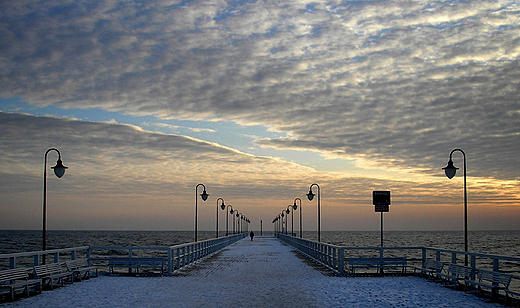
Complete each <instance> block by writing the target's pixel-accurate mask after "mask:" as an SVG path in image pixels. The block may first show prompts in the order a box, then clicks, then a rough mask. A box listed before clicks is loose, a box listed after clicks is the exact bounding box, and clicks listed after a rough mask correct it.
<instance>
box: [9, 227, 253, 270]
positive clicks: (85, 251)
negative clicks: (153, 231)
mask: <svg viewBox="0 0 520 308" xmlns="http://www.w3.org/2000/svg"><path fill="white" fill-rule="evenodd" d="M245 236H246V234H245V233H242V234H236V235H230V236H225V237H219V238H215V239H209V240H205V241H200V242H192V243H185V244H180V245H175V246H170V247H111V246H82V247H75V248H64V249H52V250H45V251H32V252H21V253H12V254H0V269H7V268H18V267H32V266H37V265H40V264H42V263H43V260H44V259H46V260H47V263H48V262H54V263H59V262H63V261H66V260H75V259H78V258H85V259H87V261H88V262H89V265H90V264H93V265H96V266H100V267H102V268H103V269H108V262H109V260H110V258H114V257H119V258H123V257H124V258H137V257H140V258H143V257H144V258H146V257H156V258H157V257H158V258H163V259H164V261H165V263H166V264H167V269H166V272H165V274H168V275H171V274H173V272H174V271H177V270H179V269H182V268H184V267H186V266H188V265H190V264H193V263H194V262H196V261H197V260H200V259H201V258H204V257H206V256H208V255H210V254H212V253H215V252H217V251H219V250H221V249H222V248H224V247H226V246H229V245H231V244H233V243H235V242H237V241H238V240H240V239H243V238H244V237H245ZM48 256H50V257H48ZM51 259H52V260H51Z"/></svg>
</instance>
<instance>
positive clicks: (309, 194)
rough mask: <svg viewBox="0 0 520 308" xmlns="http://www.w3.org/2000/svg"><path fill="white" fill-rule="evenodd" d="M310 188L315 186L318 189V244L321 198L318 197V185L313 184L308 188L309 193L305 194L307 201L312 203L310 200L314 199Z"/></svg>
mask: <svg viewBox="0 0 520 308" xmlns="http://www.w3.org/2000/svg"><path fill="white" fill-rule="evenodd" d="M312 186H316V187H318V242H320V231H321V217H320V201H321V196H320V185H318V184H316V183H314V184H312V185H311V186H310V187H309V193H308V194H307V198H308V199H309V201H312V199H314V196H315V195H314V193H313V192H312Z"/></svg>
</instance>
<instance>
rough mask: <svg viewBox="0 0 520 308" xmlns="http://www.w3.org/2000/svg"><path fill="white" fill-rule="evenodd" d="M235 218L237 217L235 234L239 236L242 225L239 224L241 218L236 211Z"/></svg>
mask: <svg viewBox="0 0 520 308" xmlns="http://www.w3.org/2000/svg"><path fill="white" fill-rule="evenodd" d="M236 216H237V233H238V234H240V233H242V228H241V226H242V225H241V224H240V218H241V217H242V214H241V213H239V212H238V211H237V213H236Z"/></svg>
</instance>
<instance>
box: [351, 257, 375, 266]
mask: <svg viewBox="0 0 520 308" xmlns="http://www.w3.org/2000/svg"><path fill="white" fill-rule="evenodd" d="M348 263H349V264H350V265H367V266H368V265H379V258H349V259H348Z"/></svg>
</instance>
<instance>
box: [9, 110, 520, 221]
mask: <svg viewBox="0 0 520 308" xmlns="http://www.w3.org/2000/svg"><path fill="white" fill-rule="evenodd" d="M0 131H2V134H1V135H0V153H2V155H0V165H1V166H3V168H2V169H1V170H0V193H1V194H2V200H0V205H1V206H0V209H1V210H0V212H1V213H2V215H0V217H1V218H0V222H1V225H2V226H3V227H4V228H24V229H38V228H39V227H40V224H41V220H40V218H41V217H40V216H39V215H40V214H41V187H42V186H41V185H42V183H41V182H42V168H43V164H44V162H43V159H44V154H45V152H46V151H47V150H48V149H49V148H51V147H55V148H57V149H58V150H59V151H60V152H61V156H62V160H63V163H64V164H65V165H66V166H68V167H69V169H68V170H67V171H66V174H65V175H64V177H63V178H61V179H58V178H56V177H54V176H53V175H52V172H51V171H50V169H49V170H48V179H47V181H48V188H47V189H48V198H49V201H48V203H49V205H50V207H49V211H50V213H49V219H50V221H49V223H50V226H51V227H50V228H58V229H60V228H69V229H71V228H72V229H89V230H91V229H113V228H114V226H116V225H117V226H118V228H123V229H130V230H135V228H145V229H153V230H156V229H157V228H160V229H166V230H171V229H175V230H191V229H192V227H193V226H192V220H191V218H192V217H193V216H192V215H193V212H192V211H193V193H194V191H193V190H194V188H195V186H196V185H197V184H198V183H204V184H205V185H206V187H207V189H208V193H209V194H210V196H211V197H210V199H209V201H208V202H207V203H204V204H201V205H200V206H201V213H200V215H201V216H200V227H201V230H212V228H213V226H214V206H215V204H214V203H212V202H213V201H211V200H216V198H218V197H223V198H224V199H225V200H226V203H227V204H232V205H233V206H234V208H237V209H239V210H240V212H241V213H244V214H246V216H248V217H250V218H251V219H255V220H257V219H264V220H265V221H267V220H268V219H271V218H272V217H274V216H275V215H276V213H277V211H281V209H283V208H285V207H286V206H287V205H288V204H290V203H292V202H293V200H294V198H296V197H300V198H302V199H303V198H304V197H305V195H304V194H305V193H306V192H307V191H308V187H309V185H310V184H311V183H315V182H316V183H319V184H320V186H321V189H322V194H323V200H322V206H323V209H322V211H323V215H324V226H325V227H324V230H325V229H338V228H339V229H345V228H347V229H349V228H354V226H355V228H361V229H363V228H364V229H366V226H367V225H366V224H365V225H364V226H363V223H361V224H360V222H364V223H366V222H369V221H371V220H372V218H374V216H373V215H372V213H373V209H372V207H371V199H370V198H371V192H372V190H391V191H392V192H393V194H394V198H395V199H394V203H393V204H394V206H396V207H397V208H399V209H400V211H404V209H406V208H410V207H412V208H413V207H417V206H418V205H421V206H424V207H425V208H424V212H423V214H424V215H426V216H428V215H429V214H428V213H433V212H438V209H436V207H447V208H451V207H452V206H453V203H456V204H457V205H456V207H457V208H458V207H459V204H458V203H457V200H459V199H460V190H459V189H454V188H453V186H456V187H459V183H456V181H457V179H454V180H452V181H448V180H447V179H442V180H439V178H435V177H434V178H429V177H422V178H421V177H410V178H406V177H400V178H387V179H384V178H379V179H378V178H374V177H371V176H369V175H368V174H367V176H346V175H344V174H339V173H334V172H316V171H314V170H312V169H310V168H307V167H304V166H301V165H297V164H294V163H289V162H285V161H283V160H280V159H276V158H271V157H257V156H252V155H248V154H245V153H241V152H238V151H236V150H233V149H230V148H226V147H223V146H221V145H218V144H214V143H209V142H205V141H201V140H197V139H194V138H189V137H184V136H179V135H171V134H161V133H153V132H148V131H145V130H142V129H140V128H138V127H136V126H132V125H123V124H113V123H102V122H83V121H78V120H73V119H65V118H56V117H35V116H31V115H25V114H16V113H2V112H0ZM56 159H57V154H56V153H55V152H54V151H51V152H49V154H48V159H47V161H48V163H47V166H48V168H50V166H53V165H54V163H55V160H56ZM459 181H460V179H459ZM517 186H518V182H516V181H490V180H486V179H485V178H472V179H471V188H472V190H471V198H472V201H471V204H472V207H478V206H494V207H499V206H505V207H511V206H512V205H514V204H518V202H519V199H520V197H519V196H518V194H517V193H516V190H515V189H516V187H517ZM439 195H442V197H439ZM454 200H455V201H454ZM313 204H314V203H312V204H311V203H309V202H308V201H304V205H303V206H304V207H305V208H306V209H305V211H306V213H307V214H305V215H306V216H305V219H306V222H305V225H306V226H308V227H307V229H312V228H313V227H312V226H315V223H316V216H315V209H313V208H314V207H315V205H313ZM311 209H312V210H311ZM353 210H355V211H357V212H356V213H360V215H361V216H358V217H357V220H356V221H351V215H352V211H353ZM432 211H433V212H432ZM418 212H420V211H419V210H414V213H416V214H417V213H418ZM472 213H473V214H472V215H474V216H473V217H480V216H479V211H478V210H477V209H474V212H472ZM480 218H482V217H480ZM439 219H440V220H442V219H443V217H437V218H431V219H430V220H429V222H428V224H425V225H424V227H425V228H427V227H426V226H428V227H429V228H433V229H435V228H436V226H437V225H438V224H437V223H438V222H439ZM135 221H140V223H139V227H136V225H135V224H133V222H135ZM345 222H351V223H352V224H351V225H346V224H345ZM327 226H328V227H327ZM333 226H335V227H333ZM345 226H348V227H345ZM375 227H377V225H375ZM504 227H507V226H504ZM395 228H397V229H400V230H402V229H403V228H404V229H406V228H407V226H403V224H402V223H398V224H397V225H396V226H395ZM453 228H457V226H453Z"/></svg>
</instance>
